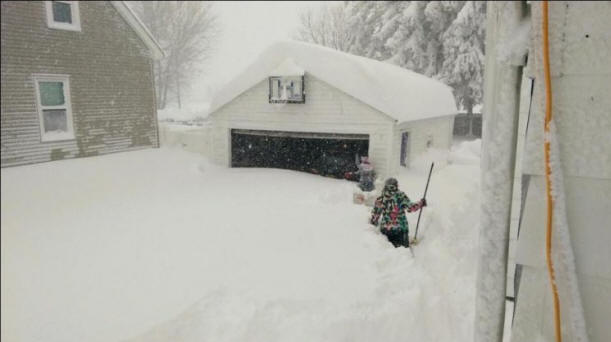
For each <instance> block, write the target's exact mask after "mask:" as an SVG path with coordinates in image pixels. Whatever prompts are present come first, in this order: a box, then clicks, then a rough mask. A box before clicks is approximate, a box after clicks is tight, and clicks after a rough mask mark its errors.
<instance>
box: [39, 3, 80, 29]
mask: <svg viewBox="0 0 611 342" xmlns="http://www.w3.org/2000/svg"><path fill="white" fill-rule="evenodd" d="M45 8H46V11H47V26H49V27H50V28H54V29H60V30H70V31H80V30H81V19H80V15H79V9H78V1H45Z"/></svg>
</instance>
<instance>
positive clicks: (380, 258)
mask: <svg viewBox="0 0 611 342" xmlns="http://www.w3.org/2000/svg"><path fill="white" fill-rule="evenodd" d="M432 158H434V159H436V160H437V161H438V162H437V164H436V169H435V171H434V173H433V176H432V180H431V185H430V188H429V196H428V201H429V207H427V208H425V209H424V212H423V215H422V217H423V218H422V222H421V227H420V233H419V236H420V237H421V238H422V241H421V243H420V244H419V245H418V246H417V247H416V248H415V249H414V252H415V255H416V256H415V258H413V257H412V256H411V255H410V252H409V251H408V250H407V249H405V248H398V249H395V248H393V247H392V246H391V245H390V244H389V243H388V242H387V241H386V240H385V238H384V236H382V235H381V234H379V233H378V232H377V231H376V229H375V228H373V227H371V226H370V225H368V224H367V219H368V215H369V208H367V207H365V206H359V205H355V204H353V203H352V191H353V189H354V183H350V182H347V181H343V180H335V179H328V178H323V177H319V176H315V175H309V174H304V173H299V172H293V171H286V170H275V169H227V168H221V167H217V166H213V165H211V164H210V163H208V162H207V161H206V160H205V159H203V158H202V157H201V156H199V155H196V154H190V153H187V152H184V151H181V150H178V149H168V148H162V149H156V150H143V151H138V152H129V153H120V154H113V155H107V156H101V157H94V158H87V159H76V160H66V161H61V162H52V163H46V164H38V165H31V166H24V167H15V168H8V169H2V171H1V172H2V193H1V194H2V199H1V204H2V236H1V238H2V240H1V241H2V242H1V243H2V246H1V247H2V265H1V266H2V316H1V317H2V341H6V342H10V341H119V340H126V339H128V340H130V341H287V340H289V341H376V340H381V341H399V340H402V341H403V340H406V339H409V340H413V341H450V340H452V341H470V340H472V336H471V333H472V326H473V323H472V319H473V311H474V291H475V290H474V281H475V269H476V264H475V263H476V249H477V231H478V222H479V207H480V206H479V178H480V177H479V141H475V142H465V143H462V144H461V145H460V146H458V147H456V148H455V149H454V150H453V151H452V152H451V153H450V154H448V153H447V152H441V151H435V152H431V153H429V155H427V156H425V157H423V158H421V160H419V161H417V162H415V163H413V166H412V169H411V170H409V171H407V170H406V171H404V172H403V173H401V174H400V175H399V177H398V178H399V183H400V187H401V188H402V189H403V190H405V191H406V192H407V194H408V195H409V196H411V197H412V198H413V199H418V198H419V197H420V196H421V195H422V191H423V188H424V183H425V180H426V173H427V171H428V162H429V160H430V159H432ZM416 218H417V214H410V216H409V220H410V224H411V228H412V232H413V229H414V228H415V221H416Z"/></svg>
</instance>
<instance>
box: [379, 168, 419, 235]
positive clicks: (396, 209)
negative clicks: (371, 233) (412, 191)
mask: <svg viewBox="0 0 611 342" xmlns="http://www.w3.org/2000/svg"><path fill="white" fill-rule="evenodd" d="M425 206H426V199H424V198H422V199H421V200H420V201H418V202H411V201H410V200H409V197H407V195H406V194H405V193H404V192H403V191H400V190H399V183H398V182H397V180H396V179H395V178H389V179H387V180H386V183H385V185H384V190H382V195H380V196H379V197H378V198H377V199H376V201H375V205H374V207H373V210H372V211H371V218H370V220H369V223H371V224H373V225H374V226H378V223H379V224H380V231H381V232H382V234H384V235H386V237H387V238H388V241H390V242H391V243H392V244H393V245H394V246H395V247H399V246H404V247H409V234H408V224H407V217H406V216H405V211H406V210H407V211H408V212H414V211H417V210H419V209H420V208H422V207H425ZM380 217H381V220H380Z"/></svg>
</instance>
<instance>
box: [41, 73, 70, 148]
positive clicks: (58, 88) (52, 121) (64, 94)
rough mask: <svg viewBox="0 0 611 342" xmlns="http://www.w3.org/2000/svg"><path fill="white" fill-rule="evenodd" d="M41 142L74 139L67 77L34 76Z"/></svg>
mask: <svg viewBox="0 0 611 342" xmlns="http://www.w3.org/2000/svg"><path fill="white" fill-rule="evenodd" d="M34 81H35V84H36V100H37V107H38V118H39V121H40V137H41V141H59V140H70V139H74V124H73V122H72V104H71V101H70V79H69V77H68V76H66V75H34Z"/></svg>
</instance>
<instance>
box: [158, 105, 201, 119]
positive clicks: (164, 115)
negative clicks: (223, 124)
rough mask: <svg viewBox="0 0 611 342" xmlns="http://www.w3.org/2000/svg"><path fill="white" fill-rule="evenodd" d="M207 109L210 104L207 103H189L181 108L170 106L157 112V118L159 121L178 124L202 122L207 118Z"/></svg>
mask: <svg viewBox="0 0 611 342" xmlns="http://www.w3.org/2000/svg"><path fill="white" fill-rule="evenodd" d="M209 108H210V104H209V103H208V102H197V101H189V102H188V103H187V104H185V105H183V106H182V108H178V107H176V105H175V104H172V105H170V106H168V107H166V108H164V109H159V110H157V118H158V119H159V120H160V121H168V120H172V121H179V122H191V121H194V120H203V119H205V118H206V117H207V116H208V109H209Z"/></svg>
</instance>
